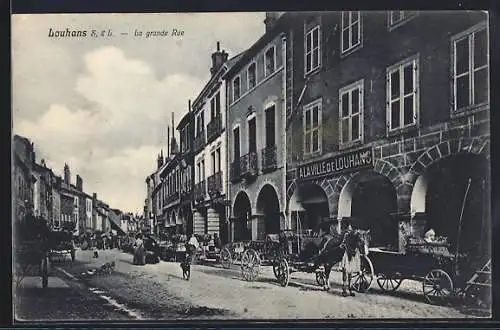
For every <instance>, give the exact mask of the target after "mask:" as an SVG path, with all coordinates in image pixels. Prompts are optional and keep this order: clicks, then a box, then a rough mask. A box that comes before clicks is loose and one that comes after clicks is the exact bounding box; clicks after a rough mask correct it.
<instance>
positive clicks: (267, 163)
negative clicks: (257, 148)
mask: <svg viewBox="0 0 500 330" xmlns="http://www.w3.org/2000/svg"><path fill="white" fill-rule="evenodd" d="M261 152H262V155H261V157H262V172H266V173H267V172H272V171H274V170H276V168H277V167H278V158H277V148H276V146H270V147H266V148H264V149H262V151H261Z"/></svg>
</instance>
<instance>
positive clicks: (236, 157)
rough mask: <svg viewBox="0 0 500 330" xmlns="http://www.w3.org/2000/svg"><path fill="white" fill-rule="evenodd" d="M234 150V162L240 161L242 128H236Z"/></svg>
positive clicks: (234, 130)
mask: <svg viewBox="0 0 500 330" xmlns="http://www.w3.org/2000/svg"><path fill="white" fill-rule="evenodd" d="M233 150H234V161H239V160H240V128H239V127H235V128H234V129H233Z"/></svg>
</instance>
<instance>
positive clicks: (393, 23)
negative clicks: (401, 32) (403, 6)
mask: <svg viewBox="0 0 500 330" xmlns="http://www.w3.org/2000/svg"><path fill="white" fill-rule="evenodd" d="M416 14H417V12H415V11H408V10H390V11H389V13H388V18H387V20H388V23H389V24H388V25H389V30H392V29H394V28H396V27H398V26H400V25H402V24H404V23H405V22H406V21H408V20H410V19H411V18H413V17H415V16H416Z"/></svg>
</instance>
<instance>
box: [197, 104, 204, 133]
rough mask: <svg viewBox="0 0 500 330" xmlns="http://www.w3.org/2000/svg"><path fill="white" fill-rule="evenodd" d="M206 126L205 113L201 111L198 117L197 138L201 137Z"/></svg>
mask: <svg viewBox="0 0 500 330" xmlns="http://www.w3.org/2000/svg"><path fill="white" fill-rule="evenodd" d="M204 125H205V123H204V111H203V110H201V111H200V113H199V114H198V116H197V117H196V137H198V136H200V135H201V134H202V133H203V129H204Z"/></svg>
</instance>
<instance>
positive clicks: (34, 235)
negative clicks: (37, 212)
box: [13, 217, 50, 288]
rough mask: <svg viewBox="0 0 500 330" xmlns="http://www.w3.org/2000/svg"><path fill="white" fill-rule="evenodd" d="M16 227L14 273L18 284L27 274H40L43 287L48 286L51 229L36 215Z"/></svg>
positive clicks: (17, 284)
mask: <svg viewBox="0 0 500 330" xmlns="http://www.w3.org/2000/svg"><path fill="white" fill-rule="evenodd" d="M16 227H17V228H16V231H17V232H16V234H17V235H16V241H15V242H14V274H13V275H14V276H13V277H14V279H15V282H16V286H19V285H20V283H21V281H22V280H23V278H24V277H25V276H40V278H41V282H42V283H41V284H42V288H46V287H47V286H48V283H49V272H50V260H49V253H48V252H49V243H48V240H49V229H48V227H47V226H46V223H45V222H44V221H42V220H40V219H38V218H35V217H28V218H27V219H26V220H25V221H23V222H21V223H20V224H16Z"/></svg>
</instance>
